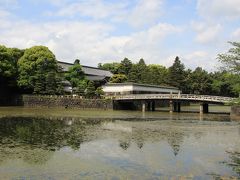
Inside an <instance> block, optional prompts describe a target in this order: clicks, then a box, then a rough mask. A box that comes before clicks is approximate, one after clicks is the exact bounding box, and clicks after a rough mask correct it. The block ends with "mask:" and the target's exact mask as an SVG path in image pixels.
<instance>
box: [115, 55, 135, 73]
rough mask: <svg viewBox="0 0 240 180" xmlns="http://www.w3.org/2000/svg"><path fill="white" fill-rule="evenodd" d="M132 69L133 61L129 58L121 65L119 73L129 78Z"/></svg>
mask: <svg viewBox="0 0 240 180" xmlns="http://www.w3.org/2000/svg"><path fill="white" fill-rule="evenodd" d="M131 68H132V61H131V60H129V59H128V58H124V59H123V60H122V61H121V63H120V65H119V68H118V73H119V74H125V75H126V76H128V74H129V72H130V70H131Z"/></svg>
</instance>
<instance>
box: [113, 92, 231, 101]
mask: <svg viewBox="0 0 240 180" xmlns="http://www.w3.org/2000/svg"><path fill="white" fill-rule="evenodd" d="M108 98H111V99H114V100H146V99H167V100H171V99H172V100H174V99H175V100H190V101H207V102H216V103H228V102H230V101H233V100H234V99H235V98H231V97H222V96H210V95H195V94H132V95H116V96H111V97H109V96H108Z"/></svg>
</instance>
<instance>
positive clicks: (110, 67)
mask: <svg viewBox="0 0 240 180" xmlns="http://www.w3.org/2000/svg"><path fill="white" fill-rule="evenodd" d="M119 67H120V63H116V62H113V63H105V64H101V63H99V64H98V68H100V69H102V70H107V71H111V72H112V73H113V74H117V73H118V72H119Z"/></svg>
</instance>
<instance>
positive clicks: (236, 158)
mask: <svg viewBox="0 0 240 180" xmlns="http://www.w3.org/2000/svg"><path fill="white" fill-rule="evenodd" d="M227 154H228V155H229V160H228V161H223V162H220V163H221V164H224V165H226V166H228V167H230V168H232V170H233V172H235V173H236V175H237V177H235V176H224V175H220V174H216V173H209V174H208V175H209V176H212V177H213V179H215V180H223V179H239V178H240V152H236V151H233V152H228V151H227Z"/></svg>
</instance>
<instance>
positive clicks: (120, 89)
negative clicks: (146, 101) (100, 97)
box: [102, 83, 180, 95]
mask: <svg viewBox="0 0 240 180" xmlns="http://www.w3.org/2000/svg"><path fill="white" fill-rule="evenodd" d="M102 88H103V91H104V93H105V95H124V94H170V93H172V94H178V93H180V90H179V89H178V88H175V87H170V86H156V85H149V84H137V83H108V84H106V85H104V86H102Z"/></svg>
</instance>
